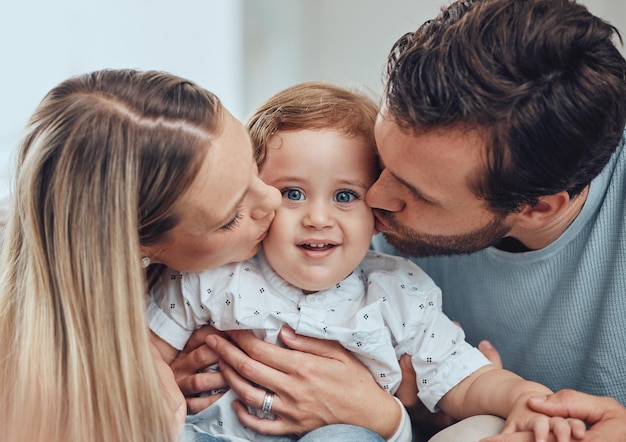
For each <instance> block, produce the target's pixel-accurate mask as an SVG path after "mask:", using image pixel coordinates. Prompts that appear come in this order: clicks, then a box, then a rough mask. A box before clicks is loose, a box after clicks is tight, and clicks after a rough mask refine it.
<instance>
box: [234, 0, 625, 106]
mask: <svg viewBox="0 0 626 442" xmlns="http://www.w3.org/2000/svg"><path fill="white" fill-rule="evenodd" d="M450 1H451V0H367V1H364V0H297V1H293V0H263V1H257V0H244V5H245V7H244V10H243V22H244V23H245V26H244V32H245V38H244V44H245V45H246V54H247V57H246V58H245V59H244V61H243V63H244V84H243V86H242V87H243V90H244V95H243V99H244V107H246V108H247V109H248V112H250V111H251V110H252V109H254V108H255V107H256V106H258V105H259V104H260V103H261V102H262V101H263V100H264V99H265V98H267V97H268V96H269V95H271V94H273V93H275V92H278V91H279V90H280V89H282V88H284V87H285V86H287V85H290V84H293V83H297V82H301V81H308V80H325V81H330V82H334V83H337V84H340V85H342V86H347V87H356V88H360V89H362V90H364V91H366V92H369V93H370V94H371V95H373V96H374V97H375V98H378V97H379V95H380V93H381V90H382V68H383V64H384V61H385V58H386V56H387V54H388V52H389V50H390V49H391V46H392V45H393V43H394V42H395V41H396V40H397V39H398V38H399V37H400V36H401V35H402V34H404V33H405V32H409V31H414V30H415V29H417V27H418V26H419V25H421V24H422V23H423V22H424V21H426V20H428V19H431V18H433V17H434V16H436V15H437V14H438V13H439V10H440V7H441V5H444V4H446V5H447V4H449V3H450ZM579 1H580V3H582V4H584V5H586V6H587V7H588V8H589V10H590V11H591V12H593V13H594V14H596V15H598V16H600V17H602V18H605V19H606V20H608V21H610V22H611V23H613V24H614V25H615V26H616V27H617V28H618V29H620V31H621V32H622V34H623V37H624V38H625V39H626V1H624V0H579ZM622 53H624V54H626V50H625V49H624V48H622Z"/></svg>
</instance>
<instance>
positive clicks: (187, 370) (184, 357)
mask: <svg viewBox="0 0 626 442" xmlns="http://www.w3.org/2000/svg"><path fill="white" fill-rule="evenodd" d="M214 333H218V334H219V333H221V332H219V331H217V330H216V329H214V328H213V327H210V326H205V327H202V328H200V329H198V330H196V331H195V332H194V333H193V334H192V335H191V337H190V338H189V341H187V345H185V348H184V349H183V351H181V352H180V353H179V354H178V356H177V357H176V359H175V360H174V361H173V362H172V363H171V364H170V367H171V368H172V371H173V372H174V377H175V379H176V382H177V383H178V386H179V387H180V389H181V390H182V392H183V394H184V395H185V397H186V398H187V409H188V411H189V413H191V414H195V413H198V412H200V411H202V410H204V409H205V408H207V407H208V406H209V405H211V404H213V403H214V402H215V401H217V400H218V399H219V398H220V397H222V395H223V393H214V394H210V395H206V396H201V394H202V393H207V392H210V391H212V390H217V389H225V388H228V384H227V383H226V380H225V379H224V376H222V373H220V372H219V371H211V372H204V371H203V370H205V369H206V368H207V367H209V366H211V365H215V364H217V360H218V356H217V354H215V352H213V351H212V350H211V349H210V348H209V347H207V345H206V344H205V339H206V337H207V336H208V335H210V334H214Z"/></svg>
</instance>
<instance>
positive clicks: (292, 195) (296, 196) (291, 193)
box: [283, 189, 304, 201]
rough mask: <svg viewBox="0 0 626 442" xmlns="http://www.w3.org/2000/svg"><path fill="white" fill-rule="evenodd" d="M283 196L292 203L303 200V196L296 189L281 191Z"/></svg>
mask: <svg viewBox="0 0 626 442" xmlns="http://www.w3.org/2000/svg"><path fill="white" fill-rule="evenodd" d="M283 195H284V196H285V197H287V199H290V200H293V201H301V200H303V199H304V194H303V193H302V192H300V191H299V190H298V189H285V190H283Z"/></svg>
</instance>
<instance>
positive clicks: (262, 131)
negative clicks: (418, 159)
mask: <svg viewBox="0 0 626 442" xmlns="http://www.w3.org/2000/svg"><path fill="white" fill-rule="evenodd" d="M377 114H378V106H377V105H376V103H374V101H372V100H371V99H370V98H369V97H368V96H366V95H365V94H363V93H361V92H358V91H353V90H349V89H344V88H341V87H339V86H335V85H333V84H330V83H324V82H318V81H311V82H305V83H300V84H296V85H294V86H291V87H288V88H287V89H284V90H282V91H280V92H278V93H277V94H275V95H273V96H272V97H270V98H269V99H268V100H267V101H265V103H263V104H262V105H261V106H260V107H259V108H258V109H256V110H255V111H254V112H253V114H252V115H251V116H250V117H249V118H248V123H247V127H248V130H249V132H250V138H251V139H252V146H253V148H254V153H255V159H256V161H257V164H258V165H259V167H260V166H261V165H262V164H263V162H264V161H265V158H266V156H267V143H268V141H269V140H270V138H272V137H273V136H274V135H275V134H276V133H278V132H280V131H288V130H304V129H313V130H315V129H337V130H340V131H342V132H344V133H346V134H347V135H350V136H354V137H363V138H364V139H365V140H366V141H367V142H368V143H369V144H371V145H372V146H375V140H374V123H375V122H376V116H377Z"/></svg>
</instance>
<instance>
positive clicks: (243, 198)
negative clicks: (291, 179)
mask: <svg viewBox="0 0 626 442" xmlns="http://www.w3.org/2000/svg"><path fill="white" fill-rule="evenodd" d="M203 161H204V163H203V165H202V167H201V168H200V170H199V172H198V175H197V176H196V178H195V179H194V181H193V183H192V184H191V187H190V188H189V189H188V190H187V192H186V193H185V194H184V195H183V197H182V198H181V201H180V203H179V204H178V207H177V210H178V211H179V213H181V216H182V219H181V221H180V223H179V224H178V225H176V227H174V228H173V229H172V230H171V231H170V232H169V233H168V235H167V238H166V240H165V241H163V242H162V243H160V244H157V245H155V246H152V247H150V248H146V247H144V248H143V252H145V255H146V256H148V257H149V258H150V260H151V262H152V263H163V264H166V265H167V266H169V267H171V268H173V269H176V270H179V271H182V272H196V271H200V270H205V269H209V268H213V267H219V266H221V265H224V264H227V263H230V262H235V261H242V260H244V259H247V258H250V257H251V256H253V255H254V254H255V253H256V252H257V250H258V248H259V244H260V243H261V241H262V240H263V238H264V237H265V235H266V233H267V230H268V228H269V226H270V223H271V222H272V220H273V218H274V210H275V209H276V208H278V206H279V205H280V202H281V195H280V192H279V191H278V190H277V189H275V188H274V187H271V186H268V185H266V184H265V183H263V181H261V180H260V179H259V177H258V169H257V166H256V163H255V162H254V159H253V157H252V146H251V143H250V138H249V136H248V133H247V132H246V130H245V128H244V127H243V125H242V124H241V123H240V122H239V121H237V119H235V118H234V117H233V116H232V115H231V114H230V113H228V112H226V111H225V115H224V127H223V130H222V132H221V134H220V135H219V137H217V138H216V139H214V140H213V142H212V145H211V147H210V148H209V149H208V153H207V155H206V157H205V158H204V160H203Z"/></svg>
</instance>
